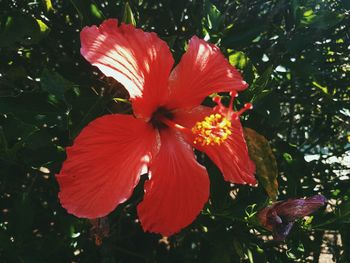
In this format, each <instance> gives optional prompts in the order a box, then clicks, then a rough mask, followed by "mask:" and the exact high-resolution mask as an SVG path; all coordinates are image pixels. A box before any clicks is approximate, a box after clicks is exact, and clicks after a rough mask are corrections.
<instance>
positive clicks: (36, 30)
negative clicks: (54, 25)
mask: <svg viewBox="0 0 350 263" xmlns="http://www.w3.org/2000/svg"><path fill="white" fill-rule="evenodd" d="M4 19H5V21H6V22H5V23H4V26H3V27H1V28H0V47H11V46H13V45H16V44H24V45H30V44H35V43H38V42H39V41H40V40H41V39H43V38H44V37H46V36H47V34H48V33H49V32H50V29H49V27H48V26H47V25H46V24H45V23H44V22H43V21H42V20H40V19H35V18H34V17H32V16H30V15H28V14H21V13H13V14H10V15H7V16H5V18H4Z"/></svg>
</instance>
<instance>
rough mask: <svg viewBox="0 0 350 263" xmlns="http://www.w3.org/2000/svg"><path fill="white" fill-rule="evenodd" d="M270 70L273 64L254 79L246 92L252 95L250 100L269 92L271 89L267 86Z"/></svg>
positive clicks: (253, 100) (252, 100)
mask: <svg viewBox="0 0 350 263" xmlns="http://www.w3.org/2000/svg"><path fill="white" fill-rule="evenodd" d="M272 70H273V65H270V66H269V67H268V68H267V69H265V71H264V72H263V74H262V75H261V76H260V77H258V78H256V79H255V80H254V82H253V83H252V85H251V86H250V87H249V89H248V90H247V93H248V94H250V95H251V97H252V98H251V102H256V101H258V100H260V99H262V98H263V97H265V96H266V95H267V94H269V93H270V92H271V89H268V87H267V86H268V84H269V83H270V80H271V75H272Z"/></svg>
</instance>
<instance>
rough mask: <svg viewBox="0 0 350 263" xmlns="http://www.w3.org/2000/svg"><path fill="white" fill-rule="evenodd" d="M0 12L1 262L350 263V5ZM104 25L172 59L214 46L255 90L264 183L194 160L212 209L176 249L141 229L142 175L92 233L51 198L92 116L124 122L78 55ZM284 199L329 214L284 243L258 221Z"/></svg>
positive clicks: (131, 4)
mask: <svg viewBox="0 0 350 263" xmlns="http://www.w3.org/2000/svg"><path fill="white" fill-rule="evenodd" d="M0 15H1V18H0V262H26V263H27V262H105V263H107V262H212V263H216V262H218V263H225V262H326V261H324V259H322V258H324V256H325V255H326V256H327V258H328V259H329V260H331V261H327V262H350V225H349V223H350V201H349V196H350V187H349V186H350V184H349V180H350V178H349V171H350V170H349V169H350V168H349V167H350V164H349V163H350V157H349V155H350V154H349V151H350V143H349V141H350V131H349V124H350V123H349V117H350V74H349V73H350V62H349V53H350V41H349V40H350V39H349V29H350V1H348V0H303V1H302V0H270V1H266V0H265V1H263V0H251V1H248V0H223V1H214V0H211V1H209V0H186V1H185V0H177V1H171V0H161V1H154V0H131V1H119V0H105V1H97V0H95V1H92V0H65V1H63V0H30V1H29V0H21V1H19V0H1V1H0ZM106 18H118V19H119V20H120V21H124V22H127V23H132V24H134V25H137V26H138V27H141V28H143V29H144V30H146V31H154V32H156V33H157V34H158V35H159V36H160V37H161V38H162V39H164V40H165V41H166V42H167V43H168V44H169V46H170V47H171V49H172V51H173V54H174V57H175V59H176V60H177V61H178V60H179V58H180V57H181V55H182V54H183V52H184V51H185V48H186V43H187V41H188V40H189V39H190V38H191V37H192V36H193V35H197V36H199V37H201V38H204V39H206V40H207V41H209V42H211V43H215V44H217V45H218V46H219V47H220V49H221V50H222V52H223V53H224V54H225V55H226V56H227V58H228V59H229V61H230V63H231V64H233V65H235V66H236V67H237V68H239V69H240V70H241V72H242V73H243V75H244V78H245V80H246V81H247V82H248V83H249V84H250V88H249V90H247V91H245V92H244V93H243V94H241V95H240V96H239V98H238V103H237V106H239V105H240V104H243V103H245V102H247V101H251V102H252V103H253V104H254V109H253V110H252V111H250V112H249V114H246V116H245V117H244V119H243V120H242V121H243V124H244V126H245V127H249V128H251V129H252V130H254V131H255V132H254V131H253V132H249V130H248V132H247V139H248V141H250V143H249V144H250V151H251V155H252V158H253V159H254V160H255V161H256V162H259V163H257V166H258V169H257V176H258V178H259V181H260V183H259V186H258V187H256V188H249V187H247V186H237V185H230V184H228V183H225V182H224V181H223V179H222V177H221V175H220V172H219V171H218V170H217V168H216V167H215V166H214V165H213V164H212V163H211V162H210V160H209V159H207V158H206V157H205V156H203V155H198V159H199V160H200V161H201V162H202V163H203V164H204V165H205V166H206V167H207V169H208V171H209V173H210V177H211V198H210V201H209V202H208V204H207V205H206V207H205V208H204V210H203V212H202V213H201V215H200V216H199V217H198V218H197V220H196V221H195V222H193V224H192V225H190V226H189V227H187V228H186V229H184V230H183V231H181V232H180V233H179V234H176V235H174V236H173V237H171V238H169V239H165V238H162V237H161V236H159V235H155V234H149V233H144V232H143V231H142V229H141V227H140V224H139V222H138V220H137V215H136V213H135V208H136V205H137V204H138V202H139V201H140V200H141V199H142V195H143V191H142V184H143V182H144V179H145V178H146V177H144V179H143V180H142V182H141V183H140V185H139V186H138V187H137V188H136V189H135V192H134V195H133V197H132V198H131V199H130V200H129V201H127V202H126V203H124V204H122V205H120V206H119V207H118V208H117V209H116V210H115V211H114V212H113V213H112V214H110V215H109V216H108V218H104V219H101V220H98V221H94V222H89V221H87V220H84V219H78V218H76V217H74V216H72V215H69V214H67V213H66V211H65V210H64V209H63V208H62V207H61V206H60V204H59V202H58V199H57V193H58V185H57V183H56V180H55V178H54V175H55V173H57V172H58V171H59V169H60V166H61V164H62V161H63V160H64V159H65V151H64V148H65V147H66V146H68V145H70V144H71V143H72V140H73V139H74V138H75V136H76V135H77V134H78V133H79V131H80V130H81V129H82V128H83V127H84V126H85V125H86V124H87V123H89V122H90V121H91V120H93V119H95V118H96V117H98V116H101V115H103V114H106V113H110V112H127V111H130V107H129V105H128V104H124V103H122V102H118V101H117V102H116V100H113V98H125V91H124V90H123V89H122V87H120V85H118V84H117V83H115V82H114V81H112V80H111V79H108V78H106V77H104V76H103V75H102V74H101V73H100V72H99V71H98V70H97V69H96V68H94V67H92V66H91V65H90V64H89V63H87V62H86V61H85V60H84V59H83V58H82V56H81V55H80V51H79V50H80V41H79V32H80V30H81V29H82V28H83V27H84V26H86V25H92V24H100V23H101V22H102V21H103V20H104V19H106ZM268 142H269V144H268ZM259 160H260V161H259ZM277 170H278V172H277ZM276 177H277V179H276ZM276 180H277V181H276ZM277 191H278V193H279V194H278V197H277V199H278V200H283V199H287V198H293V197H297V198H300V197H304V196H311V195H314V194H317V193H321V194H323V195H325V196H326V197H327V199H328V200H329V204H328V205H327V207H326V208H325V209H320V210H319V211H318V212H317V213H315V214H313V215H312V216H310V217H308V218H306V219H303V220H299V221H298V222H297V223H296V225H295V226H294V228H293V230H292V231H291V234H290V235H289V237H288V238H287V240H286V241H285V242H282V243H277V242H275V241H272V240H271V233H270V232H268V231H267V230H265V229H263V228H262V227H261V226H260V225H259V223H258V222H257V220H256V217H255V215H256V212H257V211H258V210H259V209H261V208H263V207H264V206H266V205H267V204H268V202H269V201H270V200H274V199H276V196H277ZM320 258H321V259H320Z"/></svg>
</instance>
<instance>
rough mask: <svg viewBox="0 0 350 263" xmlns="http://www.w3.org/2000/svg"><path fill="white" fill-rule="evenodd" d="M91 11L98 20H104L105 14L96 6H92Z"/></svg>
mask: <svg viewBox="0 0 350 263" xmlns="http://www.w3.org/2000/svg"><path fill="white" fill-rule="evenodd" d="M90 10H91V13H92V14H93V16H95V17H96V18H98V19H102V18H103V14H102V12H101V10H100V9H98V7H97V6H96V5H95V4H93V3H92V4H90Z"/></svg>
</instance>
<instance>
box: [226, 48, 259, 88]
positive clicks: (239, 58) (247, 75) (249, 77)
mask: <svg viewBox="0 0 350 263" xmlns="http://www.w3.org/2000/svg"><path fill="white" fill-rule="evenodd" d="M229 51H230V50H229ZM229 62H230V64H231V65H232V66H235V67H236V68H238V69H240V70H241V71H243V75H244V79H245V81H246V82H248V83H250V82H252V81H253V80H254V78H255V72H256V69H255V67H254V65H253V63H252V62H251V60H250V59H249V58H248V56H247V55H246V54H245V53H243V52H241V51H237V52H234V53H232V54H230V55H229Z"/></svg>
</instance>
